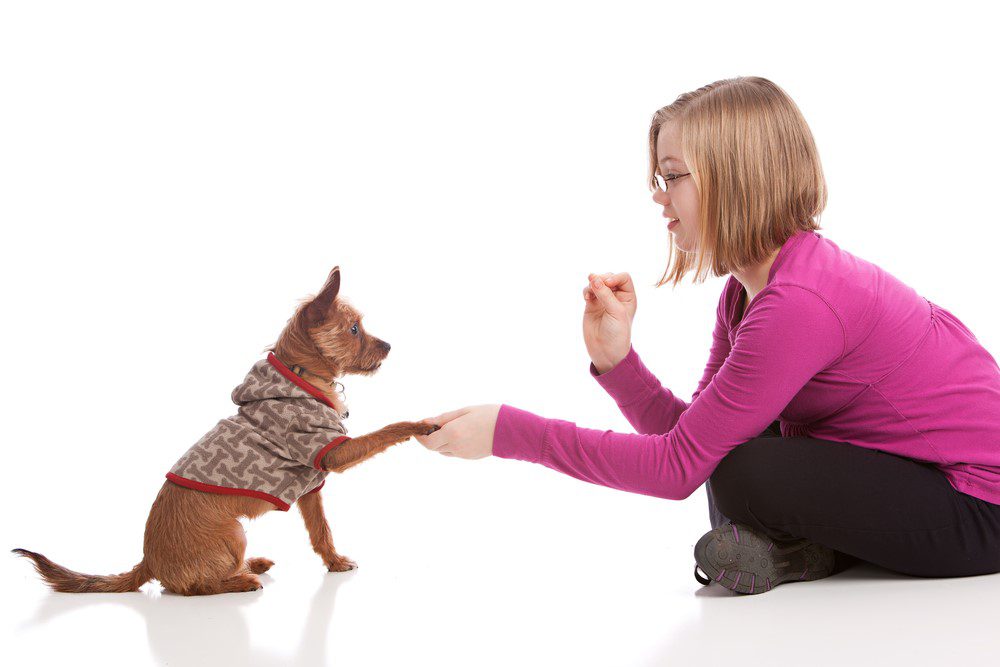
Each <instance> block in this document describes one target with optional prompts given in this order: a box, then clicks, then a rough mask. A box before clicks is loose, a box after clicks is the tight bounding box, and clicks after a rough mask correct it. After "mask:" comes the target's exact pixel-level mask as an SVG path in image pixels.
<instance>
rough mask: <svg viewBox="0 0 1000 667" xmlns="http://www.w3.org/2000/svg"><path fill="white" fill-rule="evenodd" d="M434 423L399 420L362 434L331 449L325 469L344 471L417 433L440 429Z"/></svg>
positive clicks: (428, 433) (325, 461)
mask: <svg viewBox="0 0 1000 667" xmlns="http://www.w3.org/2000/svg"><path fill="white" fill-rule="evenodd" d="M438 428H440V427H438V426H435V425H434V424H425V423H424V422H397V423H395V424H389V425H388V426H386V427H384V428H380V429H379V430H377V431H373V432H372V433H368V434H366V435H360V436H358V437H356V438H352V439H350V440H347V441H345V442H344V443H342V444H340V445H337V446H336V447H334V448H333V449H331V450H330V451H329V452H327V454H326V455H325V456H324V457H323V469H324V470H328V471H330V472H344V471H345V470H347V469H348V468H350V467H353V466H356V465H358V464H359V463H361V462H362V461H364V460H366V459H370V458H371V457H373V456H375V455H376V454H378V453H379V452H384V451H385V450H386V449H388V448H389V447H392V446H393V445H397V444H399V443H401V442H406V441H407V440H409V439H410V438H412V437H413V436H415V435H430V434H431V433H433V432H434V431H436V430H438Z"/></svg>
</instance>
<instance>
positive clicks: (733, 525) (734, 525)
mask: <svg viewBox="0 0 1000 667" xmlns="http://www.w3.org/2000/svg"><path fill="white" fill-rule="evenodd" d="M730 525H731V526H732V527H733V535H735V536H736V544H739V543H740V531H738V530H736V524H735V523H733V524H730Z"/></svg>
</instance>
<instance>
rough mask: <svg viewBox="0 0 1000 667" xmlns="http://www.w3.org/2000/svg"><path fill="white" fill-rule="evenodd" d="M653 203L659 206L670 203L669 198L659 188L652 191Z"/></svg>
mask: <svg viewBox="0 0 1000 667" xmlns="http://www.w3.org/2000/svg"><path fill="white" fill-rule="evenodd" d="M653 201H654V202H656V203H657V204H659V205H660V206H666V205H667V203H668V202H669V201H670V198H669V197H668V196H667V193H666V192H664V191H663V190H661V189H659V188H656V189H655V190H653Z"/></svg>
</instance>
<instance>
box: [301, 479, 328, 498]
mask: <svg viewBox="0 0 1000 667" xmlns="http://www.w3.org/2000/svg"><path fill="white" fill-rule="evenodd" d="M324 484H326V480H325V479H324V480H323V481H322V482H320V483H319V486H317V487H316V488H315V489H313V490H312V491H309V492H308V493H304V494H302V495H305V496H308V495H309V494H310V493H316V492H317V491H319V490H320V489H322V488H323V485H324Z"/></svg>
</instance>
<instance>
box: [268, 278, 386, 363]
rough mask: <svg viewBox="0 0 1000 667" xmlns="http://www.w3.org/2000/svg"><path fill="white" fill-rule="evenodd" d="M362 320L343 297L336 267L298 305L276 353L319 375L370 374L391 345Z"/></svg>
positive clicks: (384, 356)
mask: <svg viewBox="0 0 1000 667" xmlns="http://www.w3.org/2000/svg"><path fill="white" fill-rule="evenodd" d="M362 319H363V315H362V314H361V313H360V312H358V311H357V310H356V309H355V308H354V307H353V306H351V305H350V304H349V303H347V301H345V300H344V299H343V298H341V297H340V267H339V266H335V267H333V271H331V272H330V276H329V277H328V278H327V279H326V284H324V285H323V289H322V290H320V292H319V294H317V295H316V296H314V297H312V298H311V299H307V300H305V301H304V302H302V304H300V305H299V307H298V309H297V310H296V311H295V314H294V315H293V316H292V319H290V320H289V321H288V325H287V326H286V327H285V330H284V331H283V332H282V333H281V336H280V337H279V339H278V342H277V343H276V344H275V346H274V349H275V353H276V354H277V355H278V357H279V358H282V360H283V361H285V362H286V363H289V364H299V365H301V366H304V367H305V368H307V369H308V370H309V371H311V372H312V373H314V374H316V375H320V376H327V375H332V377H339V376H341V375H346V374H356V375H371V374H372V373H374V372H375V371H377V370H378V368H379V366H380V365H381V364H382V361H383V360H384V359H385V358H386V355H388V354H389V344H388V343H386V342H385V341H384V340H380V339H378V338H376V337H375V336H372V335H371V334H369V333H368V332H367V331H365V327H364V324H363V323H362ZM282 353H283V354H282ZM283 357H286V358H287V359H285V358H283Z"/></svg>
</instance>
